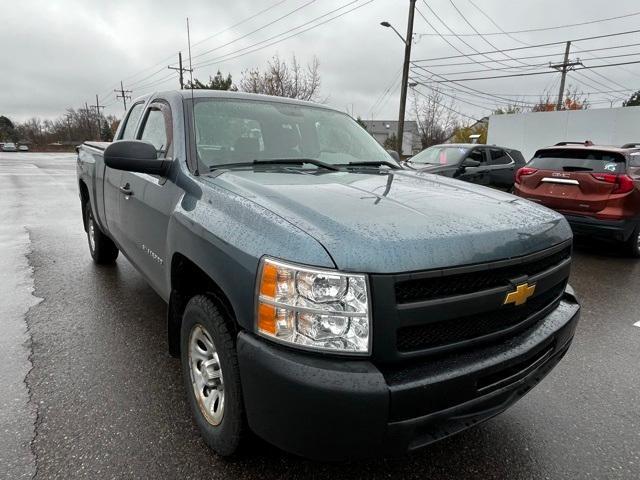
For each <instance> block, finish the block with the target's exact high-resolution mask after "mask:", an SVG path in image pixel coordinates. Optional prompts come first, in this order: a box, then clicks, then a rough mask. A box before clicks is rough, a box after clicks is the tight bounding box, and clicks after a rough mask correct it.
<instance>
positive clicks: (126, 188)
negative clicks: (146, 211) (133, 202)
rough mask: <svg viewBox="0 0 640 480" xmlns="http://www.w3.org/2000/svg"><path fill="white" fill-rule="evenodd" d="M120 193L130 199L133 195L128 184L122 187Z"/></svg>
mask: <svg viewBox="0 0 640 480" xmlns="http://www.w3.org/2000/svg"><path fill="white" fill-rule="evenodd" d="M120 192H121V193H122V194H124V195H127V196H129V197H130V196H131V195H133V191H132V190H131V187H130V186H129V184H128V183H126V184H124V185H122V186H121V187H120Z"/></svg>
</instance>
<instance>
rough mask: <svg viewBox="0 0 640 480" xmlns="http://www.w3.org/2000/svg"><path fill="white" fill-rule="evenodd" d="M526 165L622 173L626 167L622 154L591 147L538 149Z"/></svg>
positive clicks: (540, 167)
mask: <svg viewBox="0 0 640 480" xmlns="http://www.w3.org/2000/svg"><path fill="white" fill-rule="evenodd" d="M527 166H528V167H533V168H538V169H540V170H560V171H565V172H580V171H583V172H595V173H624V171H625V169H626V164H625V158H624V156H623V155H621V154H618V153H615V152H607V151H602V150H592V149H582V150H577V149H576V150H570V149H557V150H554V149H548V150H540V151H538V152H536V154H535V156H534V157H533V158H532V159H531V161H530V162H529V163H528V165H527Z"/></svg>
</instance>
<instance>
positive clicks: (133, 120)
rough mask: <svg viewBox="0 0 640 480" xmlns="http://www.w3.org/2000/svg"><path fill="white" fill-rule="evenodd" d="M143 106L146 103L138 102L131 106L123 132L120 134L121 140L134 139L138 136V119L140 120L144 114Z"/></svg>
mask: <svg viewBox="0 0 640 480" xmlns="http://www.w3.org/2000/svg"><path fill="white" fill-rule="evenodd" d="M143 106H144V103H137V104H136V105H134V106H133V107H131V110H130V111H129V116H128V117H127V120H126V123H125V124H124V128H123V129H122V133H121V134H120V140H133V139H134V138H135V137H136V126H137V125H138V120H140V116H141V115H142V107H143Z"/></svg>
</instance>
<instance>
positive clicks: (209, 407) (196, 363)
mask: <svg viewBox="0 0 640 480" xmlns="http://www.w3.org/2000/svg"><path fill="white" fill-rule="evenodd" d="M189 371H190V373H191V384H192V385H193V393H194V395H195V397H196V401H197V403H198V407H199V408H200V412H201V413H202V415H204V417H205V418H206V419H207V421H208V422H209V423H210V424H211V425H219V424H220V422H222V417H223V415H224V377H223V376H222V368H221V365H220V360H219V358H218V351H217V350H216V347H215V344H214V343H213V340H212V339H211V335H210V334H209V332H208V331H207V330H206V329H205V328H204V327H203V326H202V325H195V326H194V327H193V328H192V329H191V335H190V337H189Z"/></svg>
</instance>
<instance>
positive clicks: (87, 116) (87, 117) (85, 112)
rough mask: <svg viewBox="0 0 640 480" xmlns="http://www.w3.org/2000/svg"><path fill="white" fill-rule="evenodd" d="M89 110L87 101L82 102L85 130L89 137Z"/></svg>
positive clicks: (90, 132)
mask: <svg viewBox="0 0 640 480" xmlns="http://www.w3.org/2000/svg"><path fill="white" fill-rule="evenodd" d="M90 111H91V110H89V105H88V104H87V102H84V118H85V121H86V123H87V131H88V132H89V137H91V134H92V133H93V132H92V131H91V130H92V128H91V119H90V118H89V115H90V114H89V112H90Z"/></svg>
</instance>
